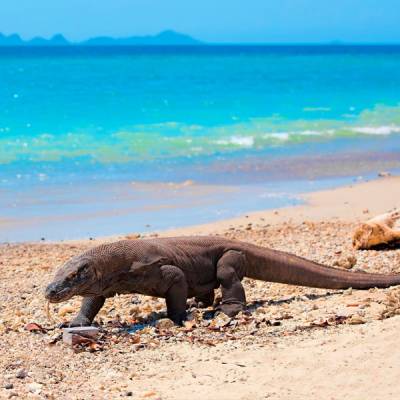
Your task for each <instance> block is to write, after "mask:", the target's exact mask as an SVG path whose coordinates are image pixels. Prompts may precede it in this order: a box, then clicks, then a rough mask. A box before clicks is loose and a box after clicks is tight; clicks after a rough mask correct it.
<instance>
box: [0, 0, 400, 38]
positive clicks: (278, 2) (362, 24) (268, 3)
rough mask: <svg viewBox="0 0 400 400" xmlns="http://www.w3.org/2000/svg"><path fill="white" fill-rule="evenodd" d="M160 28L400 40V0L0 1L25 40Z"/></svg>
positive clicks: (0, 20)
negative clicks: (61, 35)
mask: <svg viewBox="0 0 400 400" xmlns="http://www.w3.org/2000/svg"><path fill="white" fill-rule="evenodd" d="M165 29H173V30H175V31H178V32H182V33H187V34H189V35H191V36H193V37H195V38H197V39H200V40H203V41H206V42H224V43H232V42H237V43H245V42H251V43H262V42H270V43H271V42H273V43H285V42H291V43H293V42H302V43H304V42H315V43H320V42H329V41H336V40H338V41H344V42H364V43H366V42H368V43H371V42H373V43H393V42H397V43H400V0H0V32H2V33H5V34H11V33H19V34H21V35H22V37H23V38H25V39H29V38H31V37H33V36H37V35H39V36H44V37H49V36H51V35H53V34H55V33H62V34H63V35H65V36H66V37H67V38H68V39H70V40H74V41H78V40H82V39H87V38H89V37H93V36H100V35H101V36H102V35H107V36H114V37H124V36H134V35H145V34H155V33H158V32H160V31H162V30H165Z"/></svg>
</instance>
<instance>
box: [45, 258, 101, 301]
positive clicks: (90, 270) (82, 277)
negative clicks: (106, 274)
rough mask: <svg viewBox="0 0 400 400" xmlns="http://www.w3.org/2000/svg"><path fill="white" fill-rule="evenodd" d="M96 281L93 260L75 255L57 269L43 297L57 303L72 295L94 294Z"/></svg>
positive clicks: (96, 286)
mask: <svg viewBox="0 0 400 400" xmlns="http://www.w3.org/2000/svg"><path fill="white" fill-rule="evenodd" d="M98 283H99V282H98V277H97V273H96V268H95V266H94V265H93V261H92V260H91V259H90V258H89V257H85V255H80V256H76V257H73V258H71V259H70V260H68V261H67V262H66V263H65V264H64V265H62V266H61V267H60V268H59V269H58V270H57V272H56V275H55V276H54V279H53V282H51V283H50V284H49V285H48V286H47V288H46V290H45V297H46V299H47V300H49V301H50V302H51V303H59V302H61V301H65V300H69V299H70V298H71V297H73V296H91V295H96V290H95V289H97V288H98Z"/></svg>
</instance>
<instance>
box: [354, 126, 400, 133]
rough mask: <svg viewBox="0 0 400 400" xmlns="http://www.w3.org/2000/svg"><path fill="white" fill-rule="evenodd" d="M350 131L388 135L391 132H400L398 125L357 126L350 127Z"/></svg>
mask: <svg viewBox="0 0 400 400" xmlns="http://www.w3.org/2000/svg"><path fill="white" fill-rule="evenodd" d="M351 131H353V132H357V133H364V134H366V135H390V134H391V133H397V132H400V126H396V125H386V126H357V127H355V128H351Z"/></svg>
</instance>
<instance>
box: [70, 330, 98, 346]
mask: <svg viewBox="0 0 400 400" xmlns="http://www.w3.org/2000/svg"><path fill="white" fill-rule="evenodd" d="M98 334H99V328H96V327H95V326H79V327H72V328H64V329H63V342H64V343H66V344H69V345H70V346H74V345H77V344H78V345H89V344H93V343H96V340H95V339H96V338H97V336H98Z"/></svg>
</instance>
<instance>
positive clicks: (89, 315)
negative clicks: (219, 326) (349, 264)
mask: <svg viewBox="0 0 400 400" xmlns="http://www.w3.org/2000/svg"><path fill="white" fill-rule="evenodd" d="M244 277H249V278H253V279H260V280H262V281H267V282H280V283H287V284H292V285H300V286H309V287H315V288H326V289H345V288H349V287H352V288H355V289H368V288H372V287H380V288H384V287H389V286H393V285H399V284H400V274H398V275H384V274H370V273H363V272H349V271H345V270H339V269H335V268H330V267H326V266H323V265H321V264H318V263H315V262H312V261H308V260H306V259H304V258H301V257H297V256H295V255H292V254H288V253H285V252H281V251H277V250H272V249H268V248H264V247H260V246H256V245H252V244H249V243H243V242H239V241H234V240H228V239H225V238H220V237H206V236H204V237H203V236H198V237H196V236H195V237H178V238H156V239H145V240H122V241H118V242H115V243H110V244H102V245H100V246H97V247H94V248H92V249H90V250H88V251H85V252H84V253H82V254H80V255H78V256H75V257H73V258H71V259H70V260H69V261H67V262H66V263H65V264H64V265H63V266H62V267H60V269H59V270H58V271H57V273H56V275H55V278H54V280H53V282H52V283H50V284H49V285H48V286H47V288H46V291H45V296H46V298H47V299H48V300H49V301H50V302H53V303H58V302H61V301H65V300H68V299H70V298H71V297H73V296H76V295H80V296H83V302H82V306H81V309H80V311H79V313H78V315H77V316H76V317H75V319H73V321H72V322H71V323H70V325H71V326H80V325H90V324H91V323H92V321H93V319H94V317H95V316H96V314H97V313H98V312H99V310H100V309H101V307H102V306H103V304H104V301H105V299H106V298H108V297H112V296H114V295H115V294H124V293H141V294H144V295H149V296H156V297H163V298H165V299H166V303H167V313H168V317H169V318H170V319H172V320H173V321H174V322H175V323H177V324H181V323H182V321H183V320H184V319H185V317H186V302H187V299H188V298H191V297H194V298H195V301H198V302H201V303H203V305H204V306H211V305H212V304H213V301H214V289H216V288H218V287H219V286H221V290H222V302H221V304H220V306H219V308H218V309H219V310H220V311H222V312H224V313H225V314H227V315H228V316H234V315H236V314H237V313H238V312H239V311H241V310H243V308H244V307H245V304H246V297H245V292H244V289H243V286H242V283H241V280H242V279H243V278H244Z"/></svg>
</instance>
